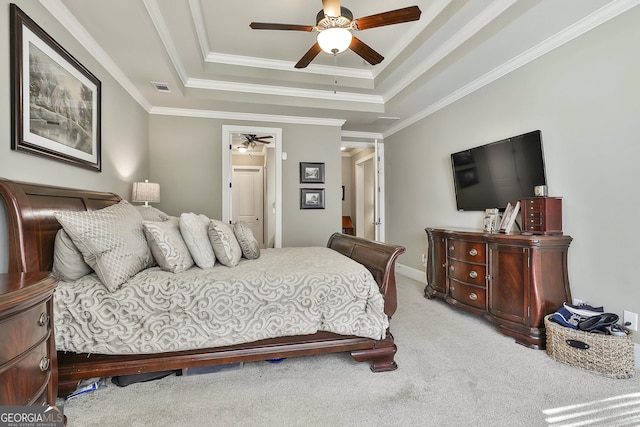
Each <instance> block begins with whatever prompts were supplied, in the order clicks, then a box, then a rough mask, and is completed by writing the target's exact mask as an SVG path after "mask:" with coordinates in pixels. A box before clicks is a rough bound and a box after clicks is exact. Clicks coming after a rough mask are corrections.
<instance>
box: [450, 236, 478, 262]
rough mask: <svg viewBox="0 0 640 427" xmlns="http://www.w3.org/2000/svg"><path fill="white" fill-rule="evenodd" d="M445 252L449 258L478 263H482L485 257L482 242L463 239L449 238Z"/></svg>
mask: <svg viewBox="0 0 640 427" xmlns="http://www.w3.org/2000/svg"><path fill="white" fill-rule="evenodd" d="M447 254H448V256H449V257H450V258H455V259H458V260H462V261H468V262H475V263H478V264H484V263H485V261H486V259H487V252H486V249H485V245H484V243H479V242H467V241H465V240H456V239H449V241H448V247H447Z"/></svg>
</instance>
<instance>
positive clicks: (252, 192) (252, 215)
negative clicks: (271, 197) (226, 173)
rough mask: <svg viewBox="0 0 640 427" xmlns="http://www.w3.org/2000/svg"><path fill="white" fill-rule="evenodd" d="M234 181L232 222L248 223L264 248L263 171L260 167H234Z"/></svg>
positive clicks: (232, 189)
mask: <svg viewBox="0 0 640 427" xmlns="http://www.w3.org/2000/svg"><path fill="white" fill-rule="evenodd" d="M232 179H233V185H232V188H231V192H232V195H231V200H232V204H233V206H232V208H231V217H232V221H233V222H236V221H244V222H246V223H247V224H248V225H249V226H250V227H251V231H252V232H253V235H254V236H255V238H256V240H257V241H258V245H260V247H261V248H264V220H263V212H264V208H263V206H264V203H263V200H264V194H263V190H264V186H263V169H262V167H260V166H233V178H232Z"/></svg>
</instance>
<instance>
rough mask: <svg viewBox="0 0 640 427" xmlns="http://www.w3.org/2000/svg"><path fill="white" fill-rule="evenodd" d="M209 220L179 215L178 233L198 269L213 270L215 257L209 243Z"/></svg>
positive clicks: (204, 217) (191, 214)
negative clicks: (180, 234)
mask: <svg viewBox="0 0 640 427" xmlns="http://www.w3.org/2000/svg"><path fill="white" fill-rule="evenodd" d="M208 227H209V218H207V216H206V215H196V214H194V213H191V212H189V213H183V214H182V215H180V233H182V238H183V239H184V242H185V243H186V245H187V248H189V253H190V254H191V257H192V258H193V261H195V263H196V265H197V266H198V267H200V268H213V266H214V265H215V263H216V255H215V253H214V252H213V247H212V246H211V242H210V241H209V234H208V233H209V231H208Z"/></svg>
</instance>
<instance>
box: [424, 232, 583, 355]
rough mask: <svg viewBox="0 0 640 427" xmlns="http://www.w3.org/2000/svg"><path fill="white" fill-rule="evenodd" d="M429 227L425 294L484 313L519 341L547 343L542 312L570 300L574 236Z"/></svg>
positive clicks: (531, 344) (533, 344)
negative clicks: (570, 257) (569, 265)
mask: <svg viewBox="0 0 640 427" xmlns="http://www.w3.org/2000/svg"><path fill="white" fill-rule="evenodd" d="M425 231H426V232H427V237H428V242H429V250H428V258H427V286H426V288H425V290H424V293H425V296H426V297H427V298H429V299H431V298H441V299H443V300H445V301H447V302H448V303H449V304H451V305H454V306H456V307H460V308H463V309H465V310H467V311H469V312H472V313H474V314H477V315H480V316H483V317H485V318H486V319H488V320H490V321H491V322H493V323H495V324H496V325H497V326H498V327H499V328H500V331H501V332H502V333H504V334H505V335H508V336H512V337H514V338H515V339H516V341H517V342H518V343H520V344H524V345H526V346H528V347H532V348H539V349H542V348H544V347H545V338H546V336H545V328H544V317H545V316H546V315H547V314H549V313H553V312H555V311H556V310H557V309H558V308H560V307H561V306H562V303H563V302H565V301H569V302H570V301H571V291H570V288H569V277H568V272H567V253H568V250H569V245H570V244H571V240H572V238H571V237H569V236H557V235H556V236H547V235H542V236H538V235H523V234H492V233H483V232H473V231H461V230H458V231H456V230H446V229H437V228H427V229H425Z"/></svg>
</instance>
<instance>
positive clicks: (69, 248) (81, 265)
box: [53, 228, 93, 282]
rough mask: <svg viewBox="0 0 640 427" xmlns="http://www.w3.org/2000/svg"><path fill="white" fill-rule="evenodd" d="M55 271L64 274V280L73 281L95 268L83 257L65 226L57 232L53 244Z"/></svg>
mask: <svg viewBox="0 0 640 427" xmlns="http://www.w3.org/2000/svg"><path fill="white" fill-rule="evenodd" d="M53 272H54V273H57V274H59V275H61V276H62V280H64V281H67V282H71V281H73V280H78V279H79V278H81V277H84V276H86V275H87V274H89V273H93V270H92V269H91V267H89V265H87V263H86V262H84V258H82V254H81V253H80V251H79V250H78V248H77V247H76V245H74V244H73V242H72V241H71V237H69V235H68V234H67V232H66V231H64V229H63V228H61V229H60V230H58V232H57V233H56V240H55V243H54V246H53Z"/></svg>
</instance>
